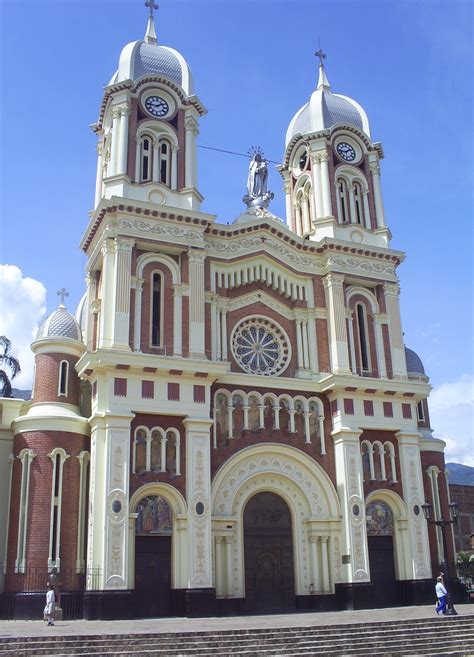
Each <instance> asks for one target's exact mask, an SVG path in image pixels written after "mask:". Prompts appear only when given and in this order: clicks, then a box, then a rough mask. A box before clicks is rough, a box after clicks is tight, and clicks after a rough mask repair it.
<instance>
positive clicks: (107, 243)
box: [100, 238, 115, 256]
mask: <svg viewBox="0 0 474 657" xmlns="http://www.w3.org/2000/svg"><path fill="white" fill-rule="evenodd" d="M114 249H115V246H114V242H113V240H111V239H109V238H106V239H105V240H104V241H103V242H102V246H101V248H100V250H101V251H102V256H106V255H107V254H109V253H114Z"/></svg>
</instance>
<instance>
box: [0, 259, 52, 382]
mask: <svg viewBox="0 0 474 657" xmlns="http://www.w3.org/2000/svg"><path fill="white" fill-rule="evenodd" d="M0 308H1V315H0V335H6V337H7V338H8V339H9V340H11V343H12V348H11V351H12V354H13V355H14V356H16V358H18V360H19V361H20V365H21V374H19V375H18V376H17V377H15V379H14V380H13V381H12V384H13V387H14V388H20V389H30V388H31V386H32V382H33V365H34V357H33V353H32V351H31V349H30V344H31V343H32V342H33V340H34V339H35V337H36V331H37V329H38V323H39V321H40V319H41V318H42V316H43V315H44V314H45V312H46V288H45V287H44V285H43V284H42V283H40V282H39V281H35V280H34V279H33V278H27V277H24V276H23V273H22V271H21V269H19V268H18V267H16V266H15V265H0Z"/></svg>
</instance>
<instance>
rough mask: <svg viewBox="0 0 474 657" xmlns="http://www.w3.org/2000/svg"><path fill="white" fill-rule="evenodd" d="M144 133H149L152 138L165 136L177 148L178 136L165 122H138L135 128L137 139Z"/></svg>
mask: <svg viewBox="0 0 474 657" xmlns="http://www.w3.org/2000/svg"><path fill="white" fill-rule="evenodd" d="M145 135H150V136H151V138H152V139H153V140H158V139H160V138H162V137H166V138H167V139H169V141H170V142H171V144H172V146H174V147H175V148H178V146H179V144H178V137H177V135H176V133H175V131H174V130H173V129H172V128H171V127H170V126H169V125H167V124H166V123H164V122H162V121H160V122H159V123H158V122H157V121H155V120H150V121H144V122H143V123H140V125H139V127H138V130H137V139H138V140H141V139H142V138H143V137H144V136H145Z"/></svg>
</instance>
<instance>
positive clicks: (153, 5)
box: [145, 0, 159, 20]
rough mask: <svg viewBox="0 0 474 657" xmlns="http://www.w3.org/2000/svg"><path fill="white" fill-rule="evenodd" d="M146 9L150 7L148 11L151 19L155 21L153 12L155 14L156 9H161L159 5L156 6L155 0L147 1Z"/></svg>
mask: <svg viewBox="0 0 474 657" xmlns="http://www.w3.org/2000/svg"><path fill="white" fill-rule="evenodd" d="M145 7H148V10H149V12H150V18H151V19H152V20H153V12H154V10H155V9H158V8H159V5H156V4H155V3H154V2H153V0H146V2H145Z"/></svg>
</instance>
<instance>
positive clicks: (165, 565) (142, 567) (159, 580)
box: [135, 536, 171, 618]
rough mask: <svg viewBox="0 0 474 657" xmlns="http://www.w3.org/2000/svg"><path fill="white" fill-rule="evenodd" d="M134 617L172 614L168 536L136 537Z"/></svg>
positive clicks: (169, 537) (169, 542)
mask: <svg viewBox="0 0 474 657" xmlns="http://www.w3.org/2000/svg"><path fill="white" fill-rule="evenodd" d="M135 608H136V609H135V610H136V616H137V617H142V618H153V617H155V616H169V615H170V613H171V536H136V537H135Z"/></svg>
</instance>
